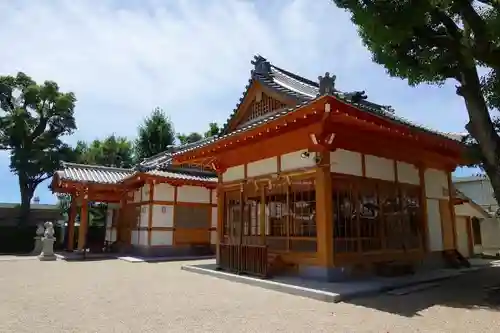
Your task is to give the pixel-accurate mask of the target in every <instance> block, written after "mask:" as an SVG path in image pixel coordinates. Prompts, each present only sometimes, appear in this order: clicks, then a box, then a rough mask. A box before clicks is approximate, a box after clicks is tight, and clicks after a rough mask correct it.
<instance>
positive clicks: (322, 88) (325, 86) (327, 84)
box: [318, 72, 337, 95]
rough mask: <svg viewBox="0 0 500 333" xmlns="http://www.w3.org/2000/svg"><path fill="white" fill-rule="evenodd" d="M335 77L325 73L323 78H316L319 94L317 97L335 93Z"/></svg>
mask: <svg viewBox="0 0 500 333" xmlns="http://www.w3.org/2000/svg"><path fill="white" fill-rule="evenodd" d="M336 79H337V76H336V75H332V76H330V73H328V72H326V73H325V76H318V81H319V94H318V95H330V94H333V93H334V92H335V80H336Z"/></svg>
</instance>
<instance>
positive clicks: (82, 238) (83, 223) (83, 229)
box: [78, 194, 89, 251]
mask: <svg viewBox="0 0 500 333" xmlns="http://www.w3.org/2000/svg"><path fill="white" fill-rule="evenodd" d="M88 218H89V203H88V196H87V194H84V195H83V198H82V210H81V213H80V227H79V229H78V250H80V251H81V250H83V249H84V248H85V246H86V241H87V229H88V223H89V221H88Z"/></svg>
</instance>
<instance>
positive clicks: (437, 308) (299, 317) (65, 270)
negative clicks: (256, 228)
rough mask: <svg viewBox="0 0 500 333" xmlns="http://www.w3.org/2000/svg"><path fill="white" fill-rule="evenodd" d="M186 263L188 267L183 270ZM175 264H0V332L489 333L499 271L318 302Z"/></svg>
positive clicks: (499, 315)
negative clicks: (402, 292)
mask: <svg viewBox="0 0 500 333" xmlns="http://www.w3.org/2000/svg"><path fill="white" fill-rule="evenodd" d="M191 263H193V262H191ZM182 264H185V263H182V262H170V263H154V264H152V263H150V264H148V263H127V262H124V261H120V260H106V261H87V262H64V261H57V262H40V261H38V260H19V261H2V262H0V332H1V333H7V332H16V333H22V332H29V333H33V332H37V333H49V332H50V333H55V332H119V333H127V332H134V333H147V332H168V333H170V332H172V333H174V332H242V333H246V332H259V333H264V332H273V333H274V332H287V333H291V332H300V333H304V332H329V333H332V332H405V333H406V332H481V333H486V332H499V331H500V312H497V310H495V309H494V308H492V306H491V305H490V304H488V303H486V302H485V300H484V297H485V292H484V289H483V286H485V285H493V284H495V283H496V284H500V268H492V269H487V270H483V271H480V272H476V273H470V274H467V275H465V276H462V277H460V278H457V279H453V280H449V281H447V282H445V283H443V285H441V286H440V287H438V288H434V289H429V290H427V291H423V292H418V293H414V294H411V295H406V296H390V295H381V296H377V297H371V298H365V299H357V300H353V301H351V302H349V303H338V304H333V303H324V302H320V301H315V300H312V299H307V298H301V297H297V296H292V295H287V294H282V293H278V292H274V291H270V290H265V289H261V288H258V287H252V286H247V285H243V284H238V283H234V282H230V281H225V280H221V279H217V278H214V277H209V276H204V275H199V274H195V273H190V272H185V271H181V270H180V266H181V265H182Z"/></svg>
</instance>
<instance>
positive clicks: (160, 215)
mask: <svg viewBox="0 0 500 333" xmlns="http://www.w3.org/2000/svg"><path fill="white" fill-rule="evenodd" d="M173 226H174V207H173V206H172V205H154V206H153V227H164V228H172V227H173Z"/></svg>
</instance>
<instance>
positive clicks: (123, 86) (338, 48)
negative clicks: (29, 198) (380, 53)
mask: <svg viewBox="0 0 500 333" xmlns="http://www.w3.org/2000/svg"><path fill="white" fill-rule="evenodd" d="M0 40H1V41H2V52H0V75H4V74H14V73H15V72H17V71H20V70H22V71H24V72H26V73H28V74H29V75H31V76H32V77H33V78H35V79H36V80H37V81H43V80H47V79H50V80H54V81H56V82H58V83H59V85H60V87H61V89H62V90H64V91H73V92H75V94H76V96H77V98H78V104H77V108H76V118H77V124H78V127H79V130H78V132H77V133H76V134H75V136H74V138H72V140H75V139H80V138H81V139H87V140H89V139H93V138H95V137H102V136H105V135H107V134H110V133H111V132H115V133H117V134H119V135H127V136H130V137H132V136H134V135H135V132H136V127H137V125H138V124H139V123H140V122H141V120H142V119H143V118H144V117H145V116H147V115H148V114H149V113H150V111H151V110H152V109H153V108H154V107H155V106H160V107H163V108H164V109H165V110H166V111H167V112H168V113H169V114H170V116H171V117H172V120H173V121H174V123H175V126H176V129H177V130H178V131H182V132H186V131H203V130H205V128H206V126H207V124H208V123H209V122H210V121H218V122H220V123H222V122H224V121H225V120H226V118H227V116H228V115H229V114H230V112H231V110H232V109H233V107H234V105H235V104H236V102H237V101H238V99H239V98H240V96H241V93H242V90H243V88H244V86H245V84H246V82H247V80H248V77H249V71H250V69H251V65H250V60H251V59H252V57H253V55H254V54H256V53H260V54H262V55H264V56H266V57H268V58H269V59H270V60H271V61H273V62H275V63H276V64H277V65H279V66H281V67H284V68H287V69H289V70H291V71H297V72H299V73H300V74H302V75H305V76H308V77H309V78H311V79H313V80H314V79H316V78H317V77H318V75H322V74H324V72H325V71H330V72H332V73H334V74H336V75H337V82H338V84H339V85H340V86H341V87H340V88H341V89H342V88H344V89H353V90H354V89H357V90H361V89H366V90H367V93H368V95H369V96H370V97H372V98H375V99H376V100H377V101H378V102H380V103H383V104H392V105H393V106H394V107H395V108H396V110H397V111H398V112H399V113H401V114H403V115H404V116H406V117H408V118H410V119H415V120H417V121H420V122H424V123H427V124H430V125H433V126H434V127H436V126H439V127H441V128H442V129H445V130H457V131H458V130H461V128H462V126H463V123H464V119H465V113H464V112H461V110H459V111H458V112H457V111H456V110H457V108H458V109H460V108H462V104H463V103H461V101H460V100H459V99H458V98H457V97H456V96H455V95H454V93H453V89H451V88H449V87H448V88H445V89H440V88H428V87H421V88H419V89H413V88H409V87H407V86H406V84H405V83H404V82H403V81H401V80H395V79H389V78H388V77H387V76H386V75H385V73H384V70H383V68H381V67H380V66H378V65H375V64H372V63H371V60H370V54H369V53H368V52H367V51H366V50H365V49H364V47H363V46H362V45H361V42H360V40H359V38H358V37H357V33H356V29H355V27H354V26H353V25H352V23H351V22H350V21H349V17H348V16H347V15H346V14H345V13H343V12H342V11H340V10H338V9H337V8H336V7H335V6H334V5H333V4H331V3H330V1H310V0H294V1H292V0H290V1H276V2H267V1H262V0H260V1H256V2H251V1H243V0H242V1H237V0H219V1H215V0H214V1H209V0H206V1H187V0H184V1H182V0H179V1H174V0H171V1H159V0H156V1H155V0H151V1H146V0H144V1H131V0H114V1H111V0H109V1H106V0H101V1H83V0H67V1H63V0H61V1H58V0H54V1H28V0H18V1H2V2H0ZM422 93H425V96H426V97H425V99H424V98H422V97H421V96H422ZM436 109H438V110H439V112H440V114H442V116H441V117H435V115H436ZM444 119H451V122H450V121H448V122H444ZM0 194H1V193H0ZM0 201H1V198H0Z"/></svg>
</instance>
